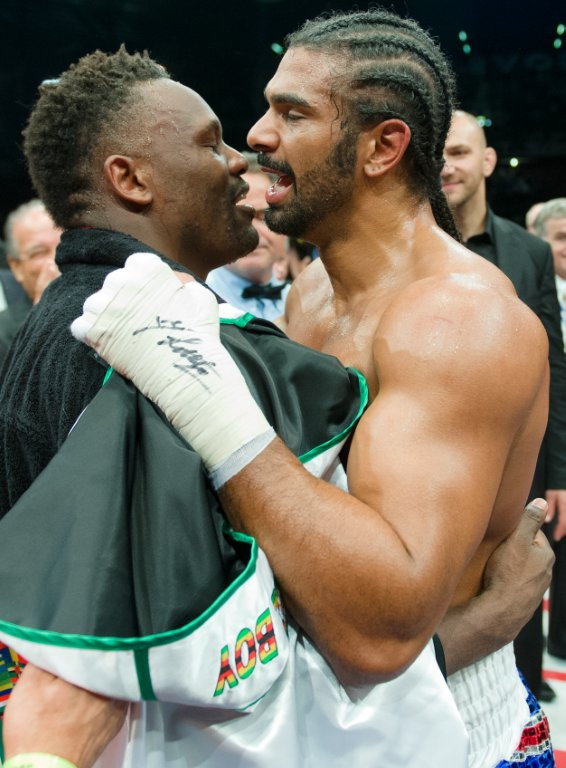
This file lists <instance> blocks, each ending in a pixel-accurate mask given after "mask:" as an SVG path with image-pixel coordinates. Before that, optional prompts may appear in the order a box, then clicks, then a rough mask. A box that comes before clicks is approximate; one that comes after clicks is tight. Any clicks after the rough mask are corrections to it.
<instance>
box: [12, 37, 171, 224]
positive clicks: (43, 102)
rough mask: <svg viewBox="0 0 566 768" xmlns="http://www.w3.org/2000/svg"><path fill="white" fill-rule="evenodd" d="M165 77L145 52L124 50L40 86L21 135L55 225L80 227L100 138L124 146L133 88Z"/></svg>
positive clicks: (94, 179)
mask: <svg viewBox="0 0 566 768" xmlns="http://www.w3.org/2000/svg"><path fill="white" fill-rule="evenodd" d="M167 77H169V75H168V73H167V71H166V70H165V68H164V67H162V66H161V65H160V64H157V62H155V61H153V60H152V59H151V58H150V57H149V55H148V54H147V52H144V53H135V54H129V53H128V52H127V51H126V49H125V47H124V46H123V45H122V46H121V47H120V49H119V50H118V51H117V52H116V53H113V54H107V53H102V51H95V52H94V53H92V54H90V55H88V56H84V57H83V58H82V59H80V60H79V61H78V62H77V63H76V64H73V65H72V66H71V67H69V69H68V70H67V71H66V72H64V73H63V74H62V75H61V77H60V78H59V79H57V80H47V81H45V82H44V83H43V84H42V85H41V86H40V88H39V98H38V100H37V102H36V105H35V107H34V109H33V111H32V113H31V115H30V117H29V120H28V123H27V126H26V128H25V129H24V132H23V136H24V154H25V157H26V160H27V164H28V170H29V173H30V176H31V179H32V182H33V184H34V186H35V188H36V190H37V192H38V194H39V196H40V197H41V199H42V200H43V202H44V203H45V206H46V208H47V210H48V211H49V213H50V214H51V216H52V217H53V219H54V221H55V223H56V224H57V225H58V226H60V227H64V228H67V227H70V226H73V225H74V224H77V223H80V215H81V213H83V212H84V211H85V210H87V209H88V208H89V207H90V206H96V204H97V201H98V196H97V188H98V186H99V185H100V178H99V174H97V173H96V172H95V170H94V164H93V159H94V156H95V153H96V150H97V148H98V146H99V144H100V142H101V140H103V139H113V138H116V137H119V138H118V141H119V147H120V146H122V145H124V146H127V142H128V140H129V138H128V126H127V125H126V124H125V122H124V116H125V114H126V112H127V111H128V110H132V109H135V108H136V105H137V102H136V100H135V97H136V91H135V86H136V85H137V84H139V83H144V82H147V81H150V80H157V79H161V78H167ZM138 108H140V109H141V106H139V107H138ZM128 114H129V113H128ZM126 122H127V121H126ZM131 128H132V125H131V121H130V126H129V129H130V132H131ZM130 140H131V139H130ZM119 147H117V151H118V149H119ZM122 151H123V150H122Z"/></svg>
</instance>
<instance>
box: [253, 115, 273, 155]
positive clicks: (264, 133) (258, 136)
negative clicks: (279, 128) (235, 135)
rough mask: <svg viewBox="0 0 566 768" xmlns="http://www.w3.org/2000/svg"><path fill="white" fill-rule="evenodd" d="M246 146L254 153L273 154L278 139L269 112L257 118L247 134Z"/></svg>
mask: <svg viewBox="0 0 566 768" xmlns="http://www.w3.org/2000/svg"><path fill="white" fill-rule="evenodd" d="M248 144H249V146H250V147H251V149H253V150H254V151H255V152H273V151H274V150H275V149H276V148H277V146H278V144H279V137H278V135H277V132H276V131H275V129H274V127H273V123H272V120H271V117H270V115H269V112H266V113H265V115H263V116H262V117H260V118H259V120H258V121H257V123H255V125H253V126H252V127H251V128H250V130H249V132H248Z"/></svg>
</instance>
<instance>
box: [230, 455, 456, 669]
mask: <svg viewBox="0 0 566 768" xmlns="http://www.w3.org/2000/svg"><path fill="white" fill-rule="evenodd" d="M220 499H221V502H222V505H223V508H224V510H225V512H226V514H227V516H228V518H229V520H230V522H231V523H232V525H233V526H234V527H235V528H237V529H241V530H245V531H246V532H248V533H250V534H251V535H253V536H254V537H255V538H256V539H257V541H258V543H259V545H260V546H261V547H262V549H263V550H264V551H265V553H266V554H267V557H268V559H269V562H270V565H271V567H272V568H273V571H274V573H275V576H276V578H277V579H278V582H279V584H280V586H281V589H282V591H283V593H284V597H285V602H286V605H287V607H288V608H289V609H290V611H291V613H292V614H293V616H294V618H295V619H296V620H297V622H298V623H299V624H300V625H301V626H302V627H303V628H304V629H305V630H306V631H307V633H308V634H309V635H310V636H311V637H312V638H313V640H314V641H315V642H316V643H317V644H318V646H319V647H320V649H321V651H322V652H323V654H324V655H325V656H326V658H327V659H328V660H329V661H330V663H331V664H332V665H333V667H334V668H335V670H336V671H337V673H338V674H340V675H341V676H342V677H343V678H344V677H350V678H351V676H352V675H353V676H354V677H355V676H356V675H357V674H358V673H361V676H362V678H363V680H364V681H367V680H368V679H369V678H371V679H373V680H380V679H387V678H390V677H393V676H395V675H396V674H399V673H400V672H401V671H402V669H404V668H405V667H406V666H408V664H410V663H411V661H412V660H413V659H414V658H415V657H416V656H417V655H418V653H419V652H420V650H421V649H422V648H423V647H424V645H425V644H426V642H427V641H428V639H429V638H430V637H431V635H432V634H433V632H434V629H435V626H436V624H437V623H438V621H439V620H440V617H441V615H442V613H443V612H444V610H446V608H447V602H448V601H449V598H450V594H449V588H448V590H447V589H446V585H447V579H446V578H444V579H443V578H442V576H441V573H440V569H438V570H437V560H438V558H431V560H435V563H436V565H435V568H434V569H433V570H434V571H435V573H434V574H432V573H431V569H429V568H428V567H427V565H428V563H429V560H428V559H427V556H426V555H425V554H424V551H426V547H423V555H422V559H421V560H419V559H415V558H413V557H412V555H411V554H410V553H409V551H408V549H407V548H406V546H405V543H404V541H403V540H402V539H401V538H400V536H399V535H398V533H397V532H396V531H395V529H394V528H393V527H392V526H391V525H390V524H389V523H388V522H387V521H385V520H384V519H383V518H382V517H381V516H380V515H379V514H377V513H376V511H375V510H373V509H371V508H369V507H368V506H367V505H366V504H364V503H362V502H360V501H358V500H357V499H355V498H354V497H352V496H351V495H349V494H346V493H344V492H342V491H340V490H339V489H337V488H335V487H333V486H331V485H329V484H328V483H326V482H324V481H321V480H318V479H317V478H314V477H312V476H311V475H310V474H309V473H308V472H306V471H305V470H304V468H303V467H302V466H301V465H300V464H299V462H298V461H297V460H296V459H295V457H294V456H292V455H291V454H290V452H289V451H288V450H287V449H286V447H285V446H284V445H283V444H282V443H281V442H280V441H278V440H277V441H274V442H273V443H272V444H271V445H270V446H269V447H268V448H267V449H266V450H265V451H264V452H263V454H262V455H261V456H259V457H258V458H257V459H256V460H255V461H254V462H253V463H252V464H251V465H248V467H246V468H245V469H244V470H243V471H242V472H240V473H239V474H238V475H236V476H235V477H234V478H232V479H231V480H230V481H229V482H228V483H227V484H226V485H225V486H224V487H223V488H222V489H221V490H220ZM251 499H253V502H252V503H250V500H251ZM274 499H277V504H274ZM423 563H425V564H426V565H423ZM434 582H436V584H435V583H434ZM442 584H444V587H443V586H442ZM447 593H448V594H447ZM440 595H442V596H440ZM443 600H444V601H445V602H443Z"/></svg>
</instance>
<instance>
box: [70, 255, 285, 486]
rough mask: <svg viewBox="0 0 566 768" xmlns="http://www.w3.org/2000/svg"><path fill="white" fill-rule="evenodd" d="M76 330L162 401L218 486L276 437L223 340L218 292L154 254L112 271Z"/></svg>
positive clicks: (150, 395)
mask: <svg viewBox="0 0 566 768" xmlns="http://www.w3.org/2000/svg"><path fill="white" fill-rule="evenodd" d="M71 331H72V333H73V336H74V337H75V338H76V339H78V340H79V341H83V342H85V343H86V344H88V345H89V346H91V347H93V349H95V350H96V352H97V353H98V354H99V355H100V356H101V357H102V358H103V359H104V360H106V362H107V363H109V364H110V365H111V366H112V367H113V368H115V369H116V370H117V371H118V372H119V373H121V374H122V375H123V376H125V377H126V378H128V379H131V381H132V382H133V383H134V384H135V385H136V387H137V388H138V389H139V390H140V391H141V392H143V394H144V395H145V396H146V397H148V398H149V399H150V400H152V401H153V402H154V403H155V404H156V405H158V406H159V408H161V410H162V411H163V413H164V414H165V416H166V417H167V419H168V420H169V421H170V422H171V424H172V425H173V426H174V427H175V428H176V429H177V430H178V431H179V432H180V434H181V435H182V436H183V437H184V438H185V440H187V442H189V443H190V445H191V446H192V447H193V448H194V450H195V451H197V452H198V453H199V454H200V456H201V457H202V459H203V462H204V464H205V466H206V468H207V470H208V472H209V473H210V475H211V478H212V481H213V483H214V485H215V486H216V487H217V488H218V487H220V486H221V485H223V484H224V483H225V482H226V481H227V480H228V479H229V478H230V477H232V476H233V475H234V474H236V472H239V471H240V469H242V468H243V467H244V466H246V464H248V463H249V462H250V461H251V460H252V459H254V458H255V456H257V454H258V453H260V452H261V451H262V450H263V449H264V448H265V447H266V446H267V445H268V444H269V443H270V442H271V440H272V439H273V438H274V437H275V433H274V431H273V429H272V428H271V427H270V425H269V423H268V422H267V420H266V418H265V416H264V415H263V413H262V411H261V410H260V408H259V407H258V405H257V403H256V402H255V400H254V399H253V397H252V395H251V394H250V392H249V390H248V388H247V385H246V383H245V381H244V378H243V376H242V374H241V373H240V371H239V369H238V367H237V365H236V363H235V362H234V360H233V359H232V357H231V356H230V354H229V353H228V352H227V350H226V349H225V348H224V347H223V346H222V343H221V341H220V327H219V321H218V304H217V302H216V298H215V296H214V294H213V293H212V292H211V291H209V290H207V289H206V288H204V287H203V286H202V285H199V284H198V283H197V282H196V281H194V280H193V281H190V282H187V283H181V282H180V280H179V279H178V278H177V277H176V276H175V274H174V272H173V271H172V270H171V269H170V268H169V267H168V266H167V265H166V264H164V263H163V261H161V259H160V258H159V257H157V256H155V255H154V254H150V253H136V254H133V255H132V256H130V257H129V258H128V259H127V261H126V264H125V266H124V268H123V269H118V270H116V271H115V272H112V273H110V274H109V275H108V277H107V278H106V280H105V281H104V285H103V287H102V289H101V290H100V291H98V292H97V293H95V294H93V295H92V296H89V298H88V299H87V300H86V302H85V304H84V307H83V314H82V315H81V317H79V318H77V319H76V320H75V321H74V322H73V324H72V325H71Z"/></svg>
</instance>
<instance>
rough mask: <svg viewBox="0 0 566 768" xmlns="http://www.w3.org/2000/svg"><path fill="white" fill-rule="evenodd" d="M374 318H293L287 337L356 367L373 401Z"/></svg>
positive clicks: (376, 384)
mask: <svg viewBox="0 0 566 768" xmlns="http://www.w3.org/2000/svg"><path fill="white" fill-rule="evenodd" d="M377 323H378V320H377V318H375V317H374V318H371V320H370V319H369V318H368V317H365V316H364V314H363V313H362V314H361V315H360V314H355V315H350V316H348V317H341V318H338V317H336V316H335V315H333V313H331V312H328V311H324V310H320V311H318V312H316V313H315V312H313V313H307V314H305V315H301V316H298V317H295V318H292V319H291V320H290V322H289V324H288V327H287V334H288V336H289V337H290V338H291V339H293V340H294V341H298V342H299V343H300V344H304V345H305V346H307V347H311V348H312V349H316V350H318V351H319V352H324V353H325V354H327V355H332V356H333V357H336V358H338V360H340V362H341V363H342V364H343V365H346V366H348V367H351V368H356V369H357V370H358V371H360V372H361V373H363V375H364V376H365V378H366V380H367V382H368V387H369V390H370V396H371V398H372V399H373V397H375V395H376V394H377V391H378V390H379V382H378V379H377V374H376V371H375V361H374V357H373V339H374V337H375V331H376V328H377Z"/></svg>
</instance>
